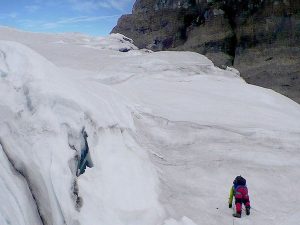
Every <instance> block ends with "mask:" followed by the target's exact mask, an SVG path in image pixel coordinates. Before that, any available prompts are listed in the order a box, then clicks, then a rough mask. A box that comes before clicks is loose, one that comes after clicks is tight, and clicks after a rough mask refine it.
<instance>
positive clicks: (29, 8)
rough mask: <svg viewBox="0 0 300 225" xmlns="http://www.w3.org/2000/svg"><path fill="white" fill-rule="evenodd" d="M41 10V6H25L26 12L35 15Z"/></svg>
mask: <svg viewBox="0 0 300 225" xmlns="http://www.w3.org/2000/svg"><path fill="white" fill-rule="evenodd" d="M39 9H40V6H38V5H27V6H25V10H26V11H27V12H30V13H34V12H36V11H37V10H39Z"/></svg>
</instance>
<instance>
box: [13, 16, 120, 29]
mask: <svg viewBox="0 0 300 225" xmlns="http://www.w3.org/2000/svg"><path fill="white" fill-rule="evenodd" d="M118 17H120V15H111V16H93V17H89V16H79V17H70V18H62V19H59V20H57V21H50V22H49V21H37V20H20V21H19V22H21V23H22V24H23V25H24V26H25V27H27V28H34V27H39V28H42V29H44V30H49V29H50V30H51V29H55V28H58V27H61V26H64V25H70V24H80V23H87V22H94V21H101V20H107V19H113V18H118Z"/></svg>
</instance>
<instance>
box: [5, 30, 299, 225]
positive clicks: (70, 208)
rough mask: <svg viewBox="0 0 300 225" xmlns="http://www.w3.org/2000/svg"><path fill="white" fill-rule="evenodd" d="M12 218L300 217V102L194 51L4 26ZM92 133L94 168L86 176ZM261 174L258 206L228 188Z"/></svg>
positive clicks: (132, 221) (74, 221)
mask: <svg viewBox="0 0 300 225" xmlns="http://www.w3.org/2000/svg"><path fill="white" fill-rule="evenodd" d="M0 37H1V39H2V41H0V96H1V100H0V115H1V117H0V160H1V172H0V177H1V180H0V188H1V194H0V198H1V202H5V203H6V204H5V205H4V204H1V206H0V224H1V225H2V224H3V225H8V224H13V225H20V224H24V225H25V224H26V225H27V224H30V225H32V224H37V225H38V224H47V225H61V224H68V225H195V224H196V225H202V224H203V225H204V224H216V225H217V224H218V225H219V224H224V225H226V224H228V225H229V224H233V223H234V224H257V225H260V224H261V225H265V224H266V223H269V224H276V225H281V224H286V225H294V224H297V221H299V219H300V214H299V211H300V206H299V204H297V203H298V202H299V201H300V194H298V190H299V188H300V181H299V180H300V179H299V178H300V169H299V168H300V161H299V159H300V150H299V149H300V119H299V118H300V106H299V105H298V104H297V103H295V102H293V101H291V100H290V99H288V98H286V97H284V96H281V95H279V94H277V93H275V92H273V91H271V90H267V89H263V88H260V87H256V86H252V85H248V84H246V83H245V82H244V81H243V80H242V79H241V78H240V77H239V76H238V74H237V73H235V72H234V70H231V69H229V70H227V71H225V70H221V69H218V68H216V67H214V66H213V64H212V63H211V61H209V60H208V59H207V58H205V57H204V56H201V55H198V54H196V53H189V52H157V53H151V52H148V51H145V50H137V49H136V47H135V46H134V45H133V44H132V43H131V40H129V39H127V38H126V37H123V36H122V35H112V36H109V37H107V38H94V37H88V36H84V35H80V34H59V35H45V34H38V33H36V34H33V33H25V32H21V31H17V30H12V29H9V28H4V27H2V28H0ZM82 130H85V131H86V132H87V134H88V137H87V142H88V146H89V149H90V155H91V158H92V160H93V164H94V167H93V168H91V169H89V168H88V169H87V170H86V172H85V173H84V174H83V175H81V176H80V177H76V166H77V157H78V155H79V154H80V151H81V149H82V143H84V138H85V137H84V136H83V135H82ZM240 174H242V175H244V176H245V177H246V178H247V181H248V187H249V190H250V198H251V203H252V207H253V208H252V211H251V215H250V216H249V217H246V216H244V215H243V217H242V219H233V218H232V216H231V214H232V211H231V210H230V209H228V205H227V198H228V194H229V193H228V191H229V188H230V186H231V184H232V179H233V178H234V177H235V176H236V175H240Z"/></svg>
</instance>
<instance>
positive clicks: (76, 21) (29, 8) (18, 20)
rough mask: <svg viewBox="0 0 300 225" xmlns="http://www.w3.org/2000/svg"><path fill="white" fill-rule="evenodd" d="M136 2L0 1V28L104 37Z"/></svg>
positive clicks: (83, 0) (99, 0) (105, 0)
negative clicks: (79, 33) (77, 33)
mask: <svg viewBox="0 0 300 225" xmlns="http://www.w3.org/2000/svg"><path fill="white" fill-rule="evenodd" d="M134 2H135V0H0V25H2V26H9V27H14V28H18V29H22V30H26V31H33V32H51V33H53V32H55V33H61V32H81V33H87V34H90V35H97V36H98V35H101V36H103V35H107V34H108V33H109V32H110V31H111V29H112V28H113V27H114V26H115V25H116V23H117V20H118V18H119V17H120V16H121V15H122V14H126V13H130V12H131V9H132V6H133V4H134Z"/></svg>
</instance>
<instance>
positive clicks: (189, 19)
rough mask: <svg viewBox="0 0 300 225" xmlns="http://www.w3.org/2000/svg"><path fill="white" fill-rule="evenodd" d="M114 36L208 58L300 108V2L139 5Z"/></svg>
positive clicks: (168, 0)
mask: <svg viewBox="0 0 300 225" xmlns="http://www.w3.org/2000/svg"><path fill="white" fill-rule="evenodd" d="M112 33H122V34H124V35H126V36H128V37H130V38H132V39H133V40H134V43H135V45H137V46H138V47H139V48H148V49H151V50H154V51H157V50H182V51H195V52H198V53H201V54H204V55H206V56H207V57H208V58H210V59H211V60H212V61H213V62H214V63H215V65H217V66H219V67H224V66H230V65H233V66H234V67H236V68H237V69H238V70H239V71H240V72H241V76H242V77H243V78H244V79H245V80H246V81H247V82H249V83H251V84H255V85H259V86H262V87H266V88H271V89H273V90H275V91H277V92H279V93H282V94H284V95H286V96H288V97H290V98H292V99H293V100H295V101H297V102H298V103H300V1H299V0H242V1H240V0H210V1H207V0H137V1H136V3H135V4H134V7H133V11H132V14H130V15H124V16H122V17H121V18H120V19H119V21H118V24H117V26H116V27H115V28H114V29H113V30H112Z"/></svg>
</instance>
